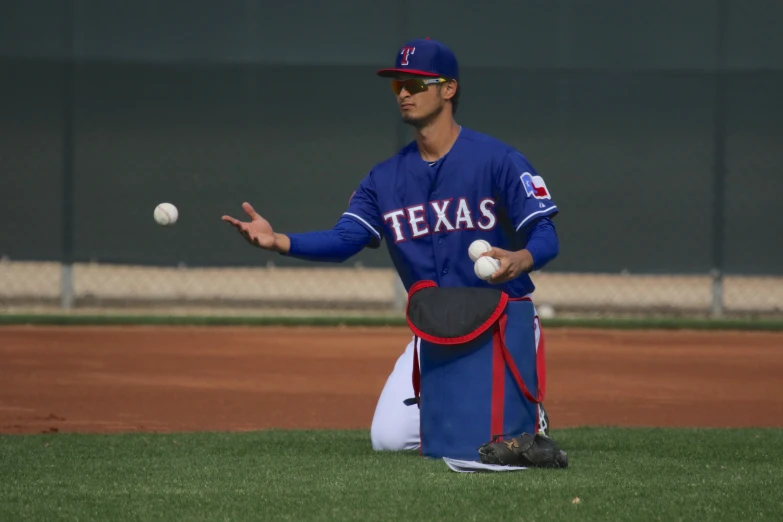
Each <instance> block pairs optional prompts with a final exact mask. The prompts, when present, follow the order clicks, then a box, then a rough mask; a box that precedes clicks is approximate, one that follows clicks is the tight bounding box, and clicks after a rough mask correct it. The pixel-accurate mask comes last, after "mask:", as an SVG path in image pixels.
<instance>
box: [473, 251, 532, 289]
mask: <svg viewBox="0 0 783 522" xmlns="http://www.w3.org/2000/svg"><path fill="white" fill-rule="evenodd" d="M481 255H482V256H489V257H494V258H495V259H497V260H498V261H500V268H498V269H497V270H495V273H494V274H492V276H491V277H490V278H489V279H488V280H487V282H488V283H492V284H493V285H497V284H500V283H505V282H507V281H511V280H512V279H515V278H517V277H519V276H520V275H522V274H524V273H528V272H530V270H531V269H532V268H533V263H534V260H533V256H532V255H531V254H530V252H528V251H527V250H518V251H516V252H510V251H508V250H503V249H502V248H493V249H492V250H490V251H489V252H484V253H483V254H481Z"/></svg>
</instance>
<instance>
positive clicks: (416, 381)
mask: <svg viewBox="0 0 783 522" xmlns="http://www.w3.org/2000/svg"><path fill="white" fill-rule="evenodd" d="M418 343H419V338H418V336H414V337H413V396H414V397H415V398H416V399H418V398H419V390H421V372H420V371H419V349H418V347H417V345H418ZM419 408H421V406H419Z"/></svg>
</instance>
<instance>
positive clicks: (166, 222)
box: [154, 203, 179, 227]
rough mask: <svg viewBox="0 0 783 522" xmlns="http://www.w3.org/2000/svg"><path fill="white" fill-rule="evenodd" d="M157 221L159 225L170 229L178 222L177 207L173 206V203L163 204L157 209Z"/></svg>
mask: <svg viewBox="0 0 783 522" xmlns="http://www.w3.org/2000/svg"><path fill="white" fill-rule="evenodd" d="M154 215H155V221H157V223H158V225H162V226H164V227H170V226H171V225H173V224H174V223H176V222H177V218H178V217H179V211H178V210H177V207H175V206H174V205H172V204H171V203H161V204H160V205H158V206H157V207H155V214H154Z"/></svg>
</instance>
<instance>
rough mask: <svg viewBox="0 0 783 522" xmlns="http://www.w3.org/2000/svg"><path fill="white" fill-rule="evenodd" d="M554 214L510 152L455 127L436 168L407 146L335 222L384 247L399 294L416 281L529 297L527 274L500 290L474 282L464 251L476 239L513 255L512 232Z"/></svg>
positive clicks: (529, 171)
mask: <svg viewBox="0 0 783 522" xmlns="http://www.w3.org/2000/svg"><path fill="white" fill-rule="evenodd" d="M557 212H558V209H557V206H556V205H555V203H554V201H553V200H552V197H551V194H550V193H549V190H548V189H547V186H546V184H545V183H544V180H543V179H542V178H541V176H539V175H538V174H537V173H536V171H535V170H534V169H533V167H532V166H531V165H530V163H529V162H528V161H527V159H526V158H525V157H524V156H523V155H522V154H521V153H519V152H518V151H517V150H516V149H514V148H513V147H511V146H509V145H507V144H505V143H503V142H501V141H499V140H497V139H495V138H492V137H490V136H487V135H485V134H481V133H479V132H476V131H472V130H470V129H467V128H465V127H463V128H462V129H461V131H460V135H459V137H458V138H457V141H456V142H455V143H454V146H453V147H452V148H451V150H450V151H449V152H448V154H446V155H445V156H443V157H442V158H440V159H439V160H438V161H437V162H434V163H428V162H426V161H424V160H423V159H422V158H421V155H420V154H419V150H418V147H417V145H416V142H411V143H410V144H409V145H408V146H406V147H405V148H403V149H402V150H401V151H400V152H399V153H397V154H396V155H395V156H393V157H392V158H390V159H388V160H386V161H384V162H382V163H379V164H378V165H376V166H375V167H373V169H372V170H371V171H370V173H369V174H368V175H367V176H366V177H365V178H364V179H363V180H362V181H361V183H360V184H359V187H358V188H357V190H356V192H355V193H354V194H353V195H352V196H351V200H350V203H349V205H348V209H347V211H346V212H345V213H344V214H343V215H344V216H346V217H349V218H351V219H353V220H355V221H357V222H359V223H360V224H362V225H363V226H364V227H366V228H367V229H369V230H370V231H371V232H372V234H373V235H374V237H375V239H376V241H375V242H374V244H373V245H372V246H375V247H377V246H379V245H380V244H381V242H382V241H383V240H384V239H385V240H386V245H387V248H388V250H389V254H390V256H391V259H392V262H393V263H394V266H395V268H396V269H397V272H398V274H399V276H400V279H401V280H402V282H403V284H404V285H405V288H406V289H410V287H411V286H412V285H413V284H414V283H416V282H417V281H421V280H432V281H435V282H436V283H437V284H438V285H439V286H441V287H447V286H461V287H487V286H489V287H493V288H501V289H502V290H504V291H506V292H507V293H508V294H509V295H510V296H511V297H522V296H524V295H527V294H529V293H531V292H533V290H534V289H535V287H534V285H533V282H532V281H531V279H530V277H529V275H528V274H522V275H521V276H520V277H518V278H516V279H513V280H511V281H509V282H507V283H504V284H501V285H492V284H491V283H489V282H486V281H483V280H481V279H479V278H478V277H477V276H476V274H475V273H474V271H473V261H471V259H470V256H469V255H468V247H469V246H470V244H471V243H472V242H473V241H475V240H477V239H484V240H486V241H488V242H489V244H490V245H492V246H495V247H499V248H502V249H505V250H518V249H519V248H516V244H517V243H518V241H519V232H521V231H522V230H523V229H524V228H525V227H526V226H528V225H530V224H531V223H533V222H534V221H535V220H536V219H537V218H540V217H544V216H550V217H551V216H554V215H555V214H557Z"/></svg>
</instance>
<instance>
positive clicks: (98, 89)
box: [0, 0, 783, 274]
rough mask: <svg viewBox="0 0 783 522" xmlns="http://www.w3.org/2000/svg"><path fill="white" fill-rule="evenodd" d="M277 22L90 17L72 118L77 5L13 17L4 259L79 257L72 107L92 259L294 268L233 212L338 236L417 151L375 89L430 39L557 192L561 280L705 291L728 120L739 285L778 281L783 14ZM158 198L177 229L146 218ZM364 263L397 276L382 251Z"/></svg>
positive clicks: (101, 11) (96, 5)
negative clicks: (384, 168) (404, 50)
mask: <svg viewBox="0 0 783 522" xmlns="http://www.w3.org/2000/svg"><path fill="white" fill-rule="evenodd" d="M281 4H282V3H272V2H248V1H241V2H240V1H228V2H225V1H224V2H220V3H219V4H218V3H215V2H207V1H206V0H200V1H193V0H191V1H188V2H185V1H174V0H171V1H169V2H165V3H163V2H155V1H151V0H148V1H138V0H137V1H135V2H120V1H107V0H103V1H99V0H90V1H78V2H76V3H75V4H74V6H75V11H74V18H73V19H74V24H73V27H74V42H73V54H74V55H75V57H76V64H75V68H74V78H75V79H74V96H73V99H71V100H68V99H66V97H65V96H64V94H63V93H64V92H65V90H64V89H63V86H64V85H63V77H64V76H63V61H64V60H65V58H66V57H67V56H69V54H70V53H69V51H68V49H67V41H68V39H67V27H68V24H67V23H66V21H67V20H68V16H67V12H66V7H64V6H66V5H67V4H66V2H62V1H55V0H50V1H43V0H37V1H29V0H25V1H22V0H19V1H14V2H3V3H2V5H1V6H0V79H1V80H2V81H0V255H7V256H9V257H10V258H12V259H45V260H55V259H60V258H61V256H62V249H61V246H62V239H61V236H62V233H63V231H62V225H61V224H62V205H63V201H62V199H63V191H62V175H63V174H62V173H63V165H62V156H63V154H62V146H63V138H62V136H63V114H64V104H66V103H72V107H73V137H74V148H73V155H74V187H73V188H74V195H73V197H74V199H73V203H74V205H73V208H74V229H73V238H74V252H73V254H74V258H75V259H76V260H91V259H92V260H96V261H100V262H118V263H143V264H166V265H171V264H177V263H185V264H187V265H190V266H196V265H240V264H241V265H249V264H264V263H266V262H267V261H269V260H273V261H274V262H275V263H278V264H285V263H286V260H285V259H283V258H282V257H280V256H277V255H273V254H266V253H263V252H261V251H258V250H256V249H252V248H250V247H249V246H247V245H246V244H245V243H244V242H243V240H242V239H241V238H240V237H239V235H238V234H237V233H236V232H235V231H233V230H232V229H231V228H230V227H229V225H227V224H225V223H223V222H221V221H220V216H221V215H222V214H223V213H233V214H234V215H238V214H239V213H240V212H241V209H240V204H241V202H242V201H245V200H247V201H250V202H252V203H253V204H254V205H255V206H256V208H257V210H259V212H261V213H262V215H265V216H266V217H268V218H269V219H270V221H271V222H272V224H273V225H274V226H275V227H276V228H277V229H278V230H279V231H281V232H302V231H307V230H313V229H326V228H330V227H331V226H332V225H333V224H334V223H335V222H336V220H337V219H338V218H339V216H340V214H341V212H342V211H343V210H344V209H345V206H346V204H347V201H348V197H349V196H350V194H351V192H352V191H353V189H354V188H355V186H356V184H357V183H358V182H359V181H360V180H361V178H362V177H363V176H364V175H365V174H366V173H367V172H368V171H369V169H370V168H371V167H372V166H373V165H374V164H375V163H377V162H379V161H382V160H383V159H385V158H387V157H388V156H390V155H391V154H393V153H394V152H395V151H396V149H397V148H398V146H399V144H400V139H401V138H406V136H405V134H404V130H403V131H402V133H401V128H400V125H399V123H398V122H397V120H398V117H397V112H396V109H395V106H394V102H393V98H392V97H391V93H390V91H389V88H388V85H387V84H386V83H385V82H384V81H383V80H380V79H379V78H377V77H376V76H375V74H374V71H375V70H376V69H377V68H379V67H382V66H386V65H388V64H389V63H391V61H392V60H393V59H394V53H395V52H396V49H397V47H398V46H399V45H400V44H401V43H402V42H403V41H405V40H407V39H408V38H411V37H418V36H431V37H433V38H436V39H439V40H442V41H444V42H445V43H447V44H448V45H450V46H451V47H452V48H453V49H454V50H455V52H456V53H457V55H458V57H459V58H460V62H461V66H462V76H463V78H462V80H463V82H462V84H463V88H464V93H463V98H462V102H461V108H460V111H459V114H458V120H459V121H460V123H462V124H463V125H466V126H469V127H472V128H474V129H476V130H479V131H482V132H486V133H489V134H493V135H495V136H497V137H498V138H501V139H503V140H505V141H507V142H509V143H511V144H513V145H514V146H516V147H517V148H518V149H519V150H521V151H522V152H523V153H524V154H526V155H527V156H528V158H529V159H530V160H531V161H532V162H533V164H534V166H535V167H536V168H537V169H538V170H539V172H540V173H541V174H542V175H543V176H545V179H546V180H547V184H548V186H549V188H550V189H551V191H552V192H553V194H554V197H555V199H556V201H557V202H558V205H559V206H560V208H561V215H560V216H559V217H558V218H557V225H558V232H559V235H560V238H561V241H562V248H561V256H560V258H559V259H557V260H556V261H555V262H554V263H553V264H552V265H551V269H552V270H563V271H565V270H567V271H582V270H589V271H602V272H619V271H621V270H629V271H631V272H650V273H655V272H685V273H694V272H707V271H709V270H710V269H711V268H712V267H713V264H714V254H713V235H714V234H713V226H714V217H715V216H716V214H715V213H714V211H713V203H714V192H713V191H714V188H715V184H714V177H715V165H716V162H718V160H719V158H718V155H717V152H719V150H716V118H718V119H720V118H723V120H724V121H725V132H723V133H722V136H723V140H724V143H725V154H724V162H725V164H726V167H727V168H726V174H725V186H724V190H725V194H724V196H725V197H724V198H723V200H722V204H721V207H722V215H723V219H724V221H723V224H724V226H723V234H722V236H721V239H720V247H721V252H722V253H723V258H724V263H725V266H724V268H725V270H726V271H727V272H733V273H749V274H750V273H774V274H781V273H783V241H781V240H780V237H781V236H782V235H783V218H781V209H783V205H781V204H780V202H779V198H780V194H783V177H782V176H781V172H782V171H783V147H782V146H781V144H782V143H783V32H782V31H780V27H782V26H783V4H781V3H780V2H776V1H772V0H770V1H758V0H754V1H741V0H736V1H731V2H725V11H723V13H724V14H723V15H721V9H720V4H719V2H717V1H715V0H713V1H705V0H698V1H692V2H681V1H662V2H656V3H655V4H654V5H653V4H649V5H647V4H645V5H642V4H641V3H636V2H621V1H596V2H589V3H588V2H576V1H566V0H561V1H559V2H549V3H544V2H532V1H531V2H510V1H506V2H500V1H489V2H486V1H485V2H482V3H481V5H480V9H481V11H479V12H478V14H476V13H472V14H469V9H470V8H471V7H475V5H476V4H475V3H474V2H467V1H456V2H451V3H450V5H451V6H452V7H450V8H449V9H448V10H446V11H444V10H443V9H442V8H441V7H438V6H439V5H440V4H437V3H432V2H422V3H416V2H409V3H408V5H406V3H405V2H403V3H382V2H380V3H377V2H366V1H360V0H355V1H338V2H332V3H331V4H329V6H328V7H318V2H315V1H312V2H296V1H289V2H286V3H285V5H281ZM217 6H219V7H217ZM349 15H350V16H351V17H355V18H354V19H353V20H351V19H350V18H349ZM357 20H358V21H357ZM721 20H724V22H725V26H724V30H723V31H722V32H721V30H720V28H721V23H720V21H721ZM721 35H722V36H721ZM721 42H723V43H721ZM721 46H723V49H724V52H721V51H720V49H721ZM719 78H720V79H719ZM719 81H720V82H722V85H723V86H724V87H723V88H724V94H723V95H722V96H721V95H720V94H719V92H718V91H717V89H718V87H717V86H718V83H719ZM161 201H171V202H173V203H175V204H176V205H177V206H178V207H179V209H180V213H181V218H180V222H179V223H178V224H177V226H176V227H174V228H171V229H165V228H161V227H158V226H157V225H155V223H154V221H153V220H152V210H153V208H154V207H155V205H156V204H157V203H158V202H161ZM717 216H718V217H720V214H717ZM356 260H360V261H362V262H363V263H364V264H365V265H373V266H390V264H389V262H388V259H387V254H386V251H385V248H383V249H381V250H379V251H375V252H365V253H362V254H360V255H359V256H357V258H355V259H354V260H353V261H356ZM288 264H294V265H299V266H302V265H305V264H307V263H304V262H299V261H288Z"/></svg>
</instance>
